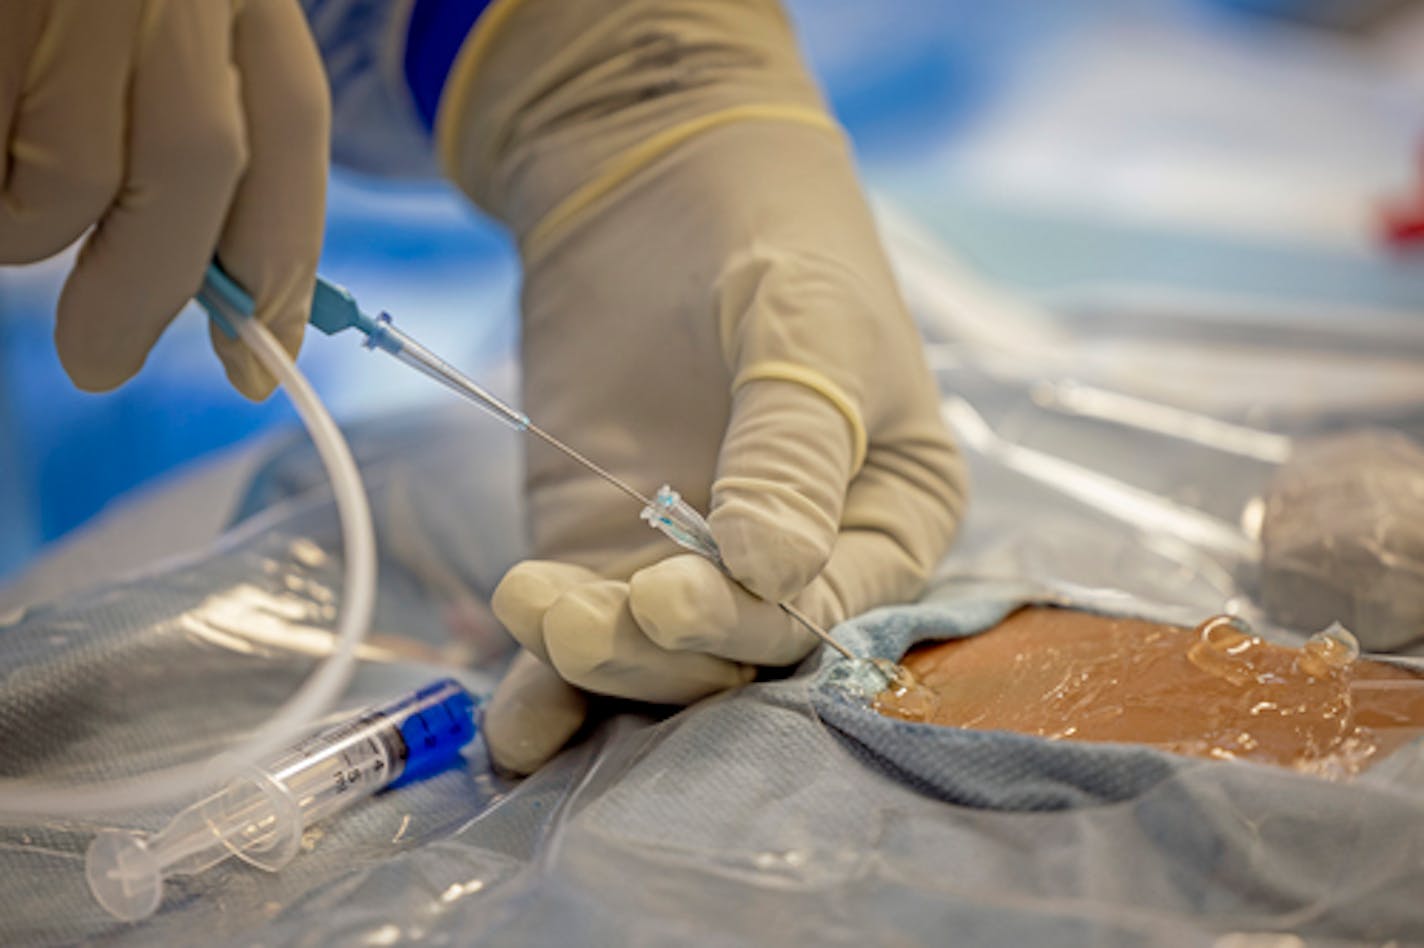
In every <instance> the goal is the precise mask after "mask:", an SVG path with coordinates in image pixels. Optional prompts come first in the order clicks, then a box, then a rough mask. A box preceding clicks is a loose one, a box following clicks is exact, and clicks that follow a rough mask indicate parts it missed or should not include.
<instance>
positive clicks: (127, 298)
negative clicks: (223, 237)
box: [55, 3, 246, 390]
mask: <svg viewBox="0 0 1424 948" xmlns="http://www.w3.org/2000/svg"><path fill="white" fill-rule="evenodd" d="M228 7H229V5H228V4H227V3H153V4H148V5H147V6H146V7H145V11H146V16H145V19H144V22H143V23H142V25H141V27H140V36H139V39H138V42H137V50H138V52H137V55H136V59H135V65H134V71H133V77H132V84H131V89H130V96H129V98H130V102H131V118H130V125H129V129H128V155H127V159H126V168H125V178H124V183H123V187H122V190H121V192H120V195H119V198H118V200H117V201H115V203H114V204H113V206H112V207H110V209H109V211H108V213H106V214H105V216H104V218H103V219H102V220H101V221H100V222H99V224H98V226H97V227H96V229H95V230H94V232H93V233H92V234H91V235H90V237H89V239H88V240H87V241H86V242H85V245H84V248H83V249H82V251H81V252H80V255H79V260H78V262H77V263H76V264H75V267H74V271H73V272H72V273H71V274H70V277H69V280H68V282H67V283H66V284H65V287H64V292H63V294H62V295H61V297H60V301H59V314H58V320H57V323H56V327H55V343H56V346H57V348H58V350H59V356H60V360H61V361H62V362H63V363H64V367H65V369H66V371H68V372H69V374H70V377H71V378H72V379H73V380H74V381H75V383H76V384H77V385H79V386H80V387H81V388H86V389H91V390H103V389H109V388H113V387H114V386H116V385H119V384H120V383H122V382H124V381H125V380H126V379H128V378H129V377H130V376H132V375H133V374H134V373H135V372H137V371H138V370H139V368H140V366H142V365H143V362H144V359H145V358H146V357H147V355H148V351H149V350H150V349H151V348H152V346H153V344H154V342H156V341H157V339H158V337H159V335H160V334H161V333H162V332H163V330H164V329H165V328H166V327H167V325H168V323H169V322H171V321H172V319H173V317H174V316H176V315H177V314H178V312H179V311H180V310H182V308H183V306H184V305H185V304H186V303H187V302H188V300H189V299H191V298H192V296H193V294H194V292H196V290H197V289H198V286H199V284H200V283H201V282H202V275H203V271H204V268H205V267H206V266H207V265H208V262H209V260H210V258H211V257H212V255H213V251H214V248H215V247H216V245H217V238H218V232H219V229H220V228H221V226H222V221H223V218H224V217H225V216H226V213H227V209H228V207H229V205H230V203H231V198H232V194H233V191H234V189H235V187H236V184H237V181H238V179H239V178H240V176H241V174H242V170H243V167H244V165H245V163H246V146H245V139H244V130H243V125H242V116H241V112H240V109H239V104H238V94H237V87H236V84H235V81H234V76H233V72H232V69H231V66H230V61H231V57H230V48H229V47H230V36H231V22H230V16H231V13H230V11H229V9H228ZM239 276H240V275H239Z"/></svg>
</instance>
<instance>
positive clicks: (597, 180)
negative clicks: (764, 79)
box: [523, 103, 840, 259]
mask: <svg viewBox="0 0 1424 948" xmlns="http://www.w3.org/2000/svg"><path fill="white" fill-rule="evenodd" d="M754 121H762V122H797V123H800V124H802V125H811V126H814V127H816V128H822V129H825V130H826V131H829V132H839V131H840V126H839V125H837V124H836V121H835V120H834V119H832V118H831V117H830V116H829V115H827V114H826V113H825V112H823V111H821V110H820V109H816V108H810V107H808V106H804V105H783V104H779V103H752V104H748V105H737V106H733V107H732V108H728V109H722V110H720V111H717V112H708V113H706V114H705V115H699V116H697V117H696V118H694V119H689V120H688V121H686V122H683V123H681V124H679V125H674V126H672V127H671V128H665V129H663V130H662V131H660V132H658V133H657V134H655V135H653V136H651V137H649V138H647V139H645V140H644V141H643V142H641V143H640V144H638V145H636V146H635V147H633V148H630V149H628V150H627V151H625V152H623V153H622V154H620V155H618V156H616V157H615V158H613V159H612V160H611V161H608V162H606V163H605V164H604V166H603V167H602V168H601V169H599V172H598V173H597V174H596V175H595V176H594V177H593V179H592V180H591V181H589V182H587V183H586V184H584V185H583V186H582V187H580V188H579V189H578V190H576V191H574V193H572V194H570V195H569V196H568V197H566V198H564V199H563V200H562V201H560V202H559V203H558V204H557V205H555V206H554V209H553V210H552V211H550V212H549V213H548V214H547V215H545V216H544V219H543V220H541V221H540V222H539V223H538V224H537V225H535V226H534V227H533V228H532V229H531V230H530V231H529V234H528V235H527V236H526V237H525V239H524V248H523V249H524V255H525V258H526V259H531V258H534V257H537V256H539V254H540V253H542V252H544V251H546V250H548V248H549V247H550V246H551V245H552V244H554V243H555V242H556V241H557V240H558V239H559V238H560V237H562V236H563V235H564V234H565V233H567V232H568V231H569V229H570V228H572V226H573V224H574V223H575V222H576V221H577V220H578V218H579V217H580V216H582V215H583V214H584V212H585V211H587V210H588V208H589V206H590V205H591V204H593V203H594V202H595V201H597V200H598V199H599V198H601V197H604V196H605V195H607V194H608V193H609V192H610V191H612V190H613V189H614V188H616V187H618V185H620V184H622V183H623V182H625V181H627V180H628V179H629V178H631V177H632V176H633V175H634V174H636V173H637V172H639V171H641V170H642V169H643V168H646V167H647V166H648V165H650V164H652V163H653V162H654V161H655V160H657V159H658V158H659V157H661V156H662V155H665V154H667V153H668V152H670V151H672V150H673V149H674V148H676V147H677V146H678V145H681V144H682V143H683V142H686V141H688V140H689V139H691V138H694V137H696V136H697V135H700V134H702V133H703V132H705V131H708V130H709V129H713V128H717V127H719V126H722V125H730V124H732V123H734V122H754Z"/></svg>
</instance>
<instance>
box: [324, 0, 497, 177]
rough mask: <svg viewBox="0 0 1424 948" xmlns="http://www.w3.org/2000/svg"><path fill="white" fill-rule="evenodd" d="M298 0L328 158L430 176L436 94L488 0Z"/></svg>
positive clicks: (434, 170)
mask: <svg viewBox="0 0 1424 948" xmlns="http://www.w3.org/2000/svg"><path fill="white" fill-rule="evenodd" d="M301 3H302V8H303V9H304V10H305V11H306V15H307V21H308V23H310V25H311V30H312V35H313V37H314V38H315V39H316V44H317V48H318V49H319V50H320V52H321V58H322V62H323V64H324V65H325V67H326V75H327V81H328V83H329V85H330V87H331V101H332V131H331V155H332V160H333V161H334V162H336V163H337V164H339V165H342V166H344V167H347V168H350V169H352V170H354V171H359V172H363V173H366V174H374V175H380V176H383V177H398V178H433V177H438V176H439V168H438V166H437V164H436V160H435V149H434V141H433V134H432V129H433V128H434V124H435V114H436V110H437V108H438V106H439V103H440V95H441V92H442V91H443V89H444V86H445V80H446V78H447V76H448V75H449V73H450V70H451V68H452V67H453V66H454V64H455V59H456V57H457V56H458V55H459V52H460V47H461V45H462V44H463V43H464V41H465V37H467V36H468V35H469V33H470V31H471V30H473V29H474V27H475V23H476V21H478V19H479V17H480V14H481V13H483V12H484V10H485V8H486V7H487V6H489V4H490V0H301Z"/></svg>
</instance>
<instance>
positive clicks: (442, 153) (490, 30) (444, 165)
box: [435, 0, 524, 181]
mask: <svg viewBox="0 0 1424 948" xmlns="http://www.w3.org/2000/svg"><path fill="white" fill-rule="evenodd" d="M523 2H524V0H495V2H494V3H491V4H490V5H489V6H488V7H487V8H486V9H485V12H484V13H482V14H480V18H479V19H478V20H476V21H475V28H474V30H472V31H471V32H470V35H469V37H468V38H467V39H466V40H465V43H464V45H463V46H461V47H460V53H459V55H458V56H456V57H455V64H454V65H453V66H451V67H450V74H449V75H448V76H446V78H445V89H444V91H443V92H442V93H441V95H440V102H439V104H438V105H437V106H436V108H435V151H436V157H437V158H439V159H440V168H441V170H443V171H444V172H445V177H447V178H449V179H450V180H451V181H454V180H457V178H458V169H459V167H460V165H459V156H458V155H457V154H456V153H455V145H456V142H458V141H459V134H458V132H459V129H458V125H459V122H460V116H462V115H464V114H465V110H466V108H467V107H468V104H469V98H470V94H471V92H472V90H473V89H474V83H473V82H472V81H471V80H472V79H473V78H474V75H475V72H476V71H477V70H478V69H479V68H480V65H481V63H483V62H484V58H485V54H486V53H487V52H488V51H489V48H490V44H491V43H492V42H493V41H494V38H495V36H497V35H498V34H499V31H500V30H501V29H503V28H504V24H505V22H506V21H507V20H508V19H509V18H510V16H511V15H512V14H513V13H514V11H515V10H517V9H518V8H519V5H520V4H521V3H523Z"/></svg>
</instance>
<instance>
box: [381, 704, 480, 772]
mask: <svg viewBox="0 0 1424 948" xmlns="http://www.w3.org/2000/svg"><path fill="white" fill-rule="evenodd" d="M380 713H381V714H383V715H385V716H386V717H387V718H389V719H391V720H392V721H393V722H395V724H396V726H397V728H399V730H400V735H401V740H403V741H404V742H405V749H406V758H405V766H404V767H403V768H402V770H401V773H400V776H399V777H398V778H397V779H396V780H395V781H393V782H392V783H391V784H390V786H392V787H401V786H404V785H406V784H408V783H414V782H415V781H417V780H423V779H425V778H426V777H430V776H434V775H435V774H438V773H440V772H441V771H444V770H448V769H449V768H450V767H452V766H453V765H454V764H456V763H457V762H458V761H459V760H460V751H461V750H462V749H463V748H464V747H465V745H467V744H469V743H470V741H472V740H474V739H475V735H476V734H477V733H478V732H479V726H478V725H477V724H476V722H475V714H476V705H475V699H474V698H472V697H471V696H470V693H469V692H467V691H466V690H465V689H464V688H462V687H460V684H459V682H457V681H455V680H454V679H453V678H445V679H442V680H441V681H437V682H435V683H434V684H430V685H427V686H425V687H424V688H422V689H420V690H419V691H417V692H416V693H415V694H413V695H409V696H407V697H405V698H403V699H401V700H400V701H398V702H396V703H394V704H391V705H387V706H386V707H383V708H381V709H380Z"/></svg>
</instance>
